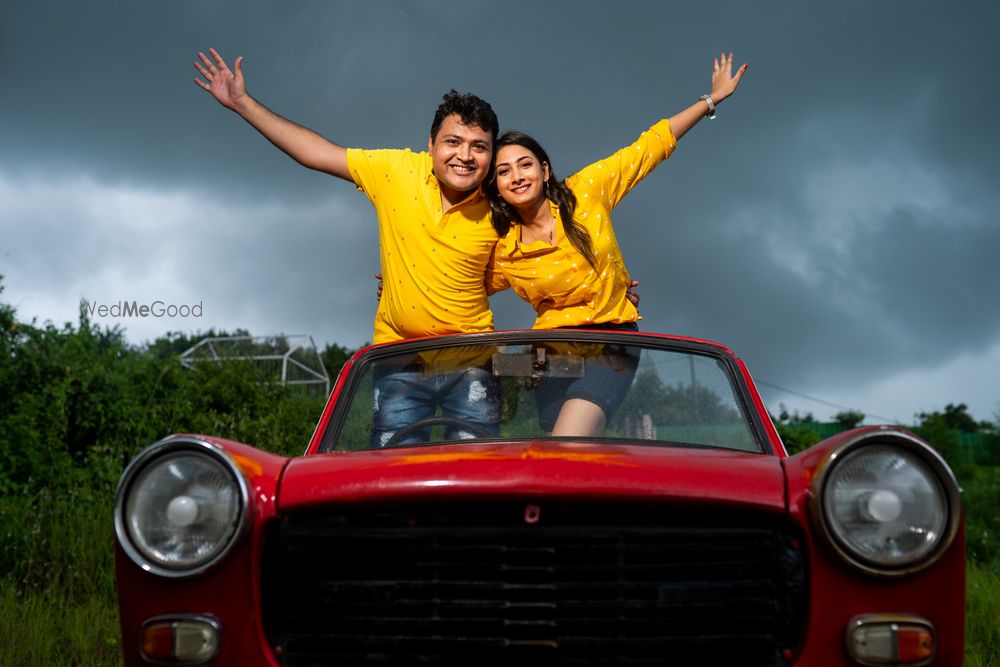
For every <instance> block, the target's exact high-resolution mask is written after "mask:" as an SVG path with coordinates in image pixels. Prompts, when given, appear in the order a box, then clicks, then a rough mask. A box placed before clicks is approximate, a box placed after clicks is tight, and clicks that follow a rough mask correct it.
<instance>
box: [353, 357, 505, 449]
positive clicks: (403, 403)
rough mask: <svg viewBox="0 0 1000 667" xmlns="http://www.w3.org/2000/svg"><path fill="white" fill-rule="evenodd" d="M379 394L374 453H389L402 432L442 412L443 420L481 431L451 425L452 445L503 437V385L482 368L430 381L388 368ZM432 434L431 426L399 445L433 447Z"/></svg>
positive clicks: (379, 375) (379, 376)
mask: <svg viewBox="0 0 1000 667" xmlns="http://www.w3.org/2000/svg"><path fill="white" fill-rule="evenodd" d="M374 393H375V396H374V403H373V406H372V407H373V411H374V414H373V416H372V434H371V441H370V443H369V446H370V447H371V448H372V449H379V448H381V447H385V446H386V444H387V443H388V442H389V440H390V439H392V437H393V436H394V435H395V434H396V432H397V431H399V430H400V429H404V428H406V427H407V426H409V425H411V424H413V423H415V422H418V421H420V420H421V419H427V418H429V417H433V416H434V413H435V411H436V410H437V407H438V406H440V407H441V416H442V417H444V418H452V419H456V420H459V421H462V422H468V423H469V424H470V425H473V426H477V427H479V428H478V430H477V431H472V430H470V429H466V428H462V425H461V424H454V423H452V424H446V429H445V439H446V440H460V439H464V438H475V437H496V436H498V435H500V383H499V382H498V381H497V379H496V378H495V377H494V376H493V375H492V374H491V373H489V372H488V371H486V370H483V369H482V368H468V369H465V370H461V371H455V372H452V373H444V374H440V375H426V374H424V373H423V372H422V371H420V370H409V369H405V368H404V369H399V368H398V367H397V368H393V367H388V368H385V369H384V370H382V371H381V372H380V371H378V370H376V372H375V377H374ZM430 430H431V426H430V425H428V426H419V427H416V428H413V429H412V430H410V431H409V432H408V433H405V434H404V435H403V436H401V437H400V438H399V440H398V441H396V442H394V443H393V445H394V446H395V445H409V444H415V443H423V442H427V440H428V438H429V437H430Z"/></svg>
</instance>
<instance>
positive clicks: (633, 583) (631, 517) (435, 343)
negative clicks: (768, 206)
mask: <svg viewBox="0 0 1000 667" xmlns="http://www.w3.org/2000/svg"><path fill="white" fill-rule="evenodd" d="M468 373H474V374H475V377H476V378H477V379H476V380H475V382H473V383H472V384H471V385H469V387H468V400H469V401H478V402H479V407H480V408H483V407H484V406H485V407H486V408H488V410H487V412H489V413H490V414H492V417H490V418H487V419H486V420H485V422H486V423H485V425H484V423H483V422H484V420H483V419H481V417H482V415H481V414H479V416H477V417H476V418H470V417H468V416H463V415H464V413H463V412H462V410H461V408H462V406H461V405H458V406H456V405H453V404H449V403H448V402H447V401H446V400H445V399H443V398H440V397H437V398H435V397H434V396H430V398H428V399H427V400H426V401H425V404H429V405H430V409H429V411H428V410H427V409H426V405H425V406H424V408H423V409H424V411H423V412H420V411H414V412H412V413H409V412H406V411H405V410H402V411H401V410H395V408H394V410H395V411H394V412H392V414H391V417H392V420H391V421H392V424H391V428H390V429H389V430H386V424H385V419H386V410H388V408H387V407H386V406H387V405H390V403H388V401H389V400H390V396H389V394H390V391H389V389H387V387H388V386H389V385H387V384H386V382H387V381H388V380H387V378H389V380H392V381H395V380H398V379H399V378H400V377H403V375H398V374H404V375H406V374H408V375H406V377H410V378H416V383H417V384H415V385H414V387H415V388H414V389H413V391H412V392H407V391H403V392H401V393H399V395H397V396H395V398H393V400H396V399H400V398H403V399H406V400H413V399H414V397H415V396H417V394H418V393H419V392H420V391H424V390H423V389H420V388H419V387H417V385H420V387H425V386H426V385H428V384H429V383H430V384H433V383H436V382H438V381H439V380H441V378H445V381H446V382H447V381H448V380H447V378H449V377H451V378H454V377H455V376H456V375H458V376H463V377H464V375H465V374H468ZM477 383H478V384H477ZM584 385H588V386H589V389H588V390H592V391H596V392H597V393H598V394H602V395H603V396H605V398H607V397H608V396H612V398H610V399H608V401H609V402H608V404H607V405H606V406H605V410H606V412H605V416H606V425H605V427H604V428H603V429H602V430H601V432H600V433H599V435H588V436H579V435H578V436H574V437H566V436H558V435H551V433H553V432H559V431H558V429H557V428H555V427H554V426H553V421H552V420H553V417H552V415H553V414H556V413H559V410H561V409H562V408H561V407H560V406H561V405H562V403H561V402H560V401H565V400H567V399H568V398H572V397H574V396H579V395H586V394H578V393H574V392H576V389H573V388H576V387H581V386H584ZM619 386H620V387H621V391H618V390H617V389H616V387H619ZM567 388H570V389H567ZM553 397H556V398H555V399H554V398H553ZM559 397H562V398H559ZM425 398H426V397H425ZM595 400H596V399H595ZM435 401H437V402H438V404H437V405H435ZM554 401H555V402H554ZM392 405H397V404H392ZM553 406H554V407H553ZM435 407H436V411H435ZM553 410H554V411H555V412H553ZM407 415H410V416H407ZM407 420H408V421H407ZM115 527H116V533H117V549H116V554H117V558H116V561H117V563H116V564H117V578H118V594H119V601H120V611H121V627H122V637H123V641H122V645H123V647H124V652H125V664H126V665H129V666H133V665H146V664H172V665H188V664H215V665H238V666H241V667H250V666H254V665H289V666H302V665H369V664H371V665H417V664H419V665H492V664H497V665H501V664H502V665H507V666H509V665H511V664H517V662H518V661H519V662H520V663H521V664H546V665H610V664H621V665H698V666H699V667H719V666H726V665H761V666H763V665H799V666H803V665H805V666H823V665H843V666H847V665H930V664H933V665H949V666H951V665H960V664H961V663H962V654H963V627H964V589H965V553H964V527H963V520H962V508H961V498H960V490H959V488H958V485H957V484H956V482H955V478H954V476H953V475H952V473H951V471H950V470H949V469H948V467H947V465H946V464H945V463H944V461H943V460H942V458H941V457H940V456H939V455H938V454H937V453H936V452H935V451H934V450H933V449H932V448H931V447H929V446H928V445H927V444H926V443H925V442H923V441H921V440H920V439H919V438H917V437H916V436H914V435H912V434H910V433H908V432H906V431H904V430H902V429H900V428H897V427H887V426H873V427H864V428H859V429H856V430H853V431H849V432H846V433H842V434H840V435H837V436H835V437H832V438H829V439H828V440H825V441H824V442H821V443H819V444H818V445H816V446H814V447H812V448H811V449H809V450H807V451H805V452H802V453H800V454H797V455H794V456H788V455H787V453H786V452H785V449H784V447H783V445H782V442H781V440H780V438H779V436H778V433H777V432H776V430H775V428H774V426H773V424H772V422H771V419H770V417H769V416H768V413H767V411H766V409H765V407H764V404H763V402H762V401H761V398H760V396H759V395H758V393H757V390H756V388H755V387H754V383H753V380H752V379H751V377H750V375H749V373H748V372H747V369H746V367H745V366H744V364H743V362H742V361H741V360H740V359H739V358H737V357H736V356H735V355H734V354H733V353H732V352H731V351H730V350H729V349H727V348H726V347H723V346H721V345H718V344H715V343H712V342H708V341H704V340H695V339H690V338H680V337H672V336H663V335H655V334H636V333H631V332H602V331H590V330H588V331H571V330H556V331H530V332H497V333H490V334H470V335H461V336H444V337H438V338H432V339H422V340H417V341H408V342H403V343H394V344H388V345H380V346H374V347H369V348H367V349H364V350H361V351H360V352H358V353H357V354H356V355H355V356H354V357H353V359H351V360H350V362H348V364H347V365H346V366H345V367H344V369H343V371H342V372H341V374H340V376H339V378H338V380H337V383H336V387H335V388H334V390H333V392H332V394H331V396H330V399H329V402H328V403H327V405H326V408H325V410H324V412H323V415H322V417H321V418H320V420H319V424H318V426H317V427H316V430H315V432H314V434H313V437H312V439H311V440H310V442H309V443H308V445H306V446H305V453H304V454H303V455H302V456H299V457H294V458H285V457H280V456H275V455H273V454H268V453H266V452H263V451H260V450H258V449H255V448H253V447H251V446H248V445H244V444H240V443H236V442H230V441H226V440H221V439H219V438H214V437H211V436H205V435H175V436H171V437H169V438H166V439H165V440H162V441H160V442H157V443H155V444H153V445H151V446H150V447H149V448H147V449H146V450H145V451H144V452H142V453H141V454H140V455H139V456H138V457H137V458H136V459H135V460H134V461H133V462H132V463H131V464H130V465H129V466H128V468H127V469H126V471H125V473H124V475H123V477H122V480H121V482H120V484H119V487H118V494H117V500H116V506H115Z"/></svg>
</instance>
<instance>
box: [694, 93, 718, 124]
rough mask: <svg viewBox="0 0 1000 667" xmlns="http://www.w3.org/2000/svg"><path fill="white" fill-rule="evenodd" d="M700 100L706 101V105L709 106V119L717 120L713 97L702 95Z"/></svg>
mask: <svg viewBox="0 0 1000 667" xmlns="http://www.w3.org/2000/svg"><path fill="white" fill-rule="evenodd" d="M698 99H699V100H705V104H707V105H708V117H709V119H713V118H715V102H713V101H712V96H711V95H702V96H701V97H699V98H698Z"/></svg>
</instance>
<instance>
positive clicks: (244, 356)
mask: <svg viewBox="0 0 1000 667" xmlns="http://www.w3.org/2000/svg"><path fill="white" fill-rule="evenodd" d="M300 350H301V354H298V355H296V352H299V351H300ZM312 360H315V366H314V367H310V366H311V365H312V364H310V363H309V362H311V361H312ZM201 361H217V362H221V361H249V362H252V363H253V364H254V365H256V366H257V367H258V368H259V369H261V370H262V371H264V372H265V373H270V372H271V369H272V368H274V367H275V366H276V365H277V363H278V362H280V365H281V373H280V375H281V379H280V380H279V381H280V382H281V384H283V385H286V386H305V387H306V388H307V389H311V388H313V387H317V386H319V385H322V386H323V395H324V396H328V395H329V394H330V375H329V374H328V373H327V372H326V366H324V365H323V359H322V358H321V357H320V356H319V352H318V351H317V350H316V344H315V343H314V342H313V339H312V336H307V335H304V334H303V335H290V336H286V335H284V334H278V335H274V336H216V337H210V338H203V339H201V340H200V341H198V343H197V344H196V345H194V346H192V347H190V348H188V349H187V350H185V351H184V352H183V353H182V354H181V364H182V365H183V366H184V367H185V368H193V367H194V365H195V364H196V363H198V362H201Z"/></svg>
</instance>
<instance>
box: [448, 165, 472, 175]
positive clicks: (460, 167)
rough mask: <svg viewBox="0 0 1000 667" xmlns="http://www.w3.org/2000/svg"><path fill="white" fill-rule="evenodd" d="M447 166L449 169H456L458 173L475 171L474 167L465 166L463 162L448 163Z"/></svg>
mask: <svg viewBox="0 0 1000 667" xmlns="http://www.w3.org/2000/svg"><path fill="white" fill-rule="evenodd" d="M448 167H449V168H450V169H453V170H454V171H457V172H458V173H460V174H472V173H475V171H476V168H475V167H467V166H465V165H463V164H450V165H448Z"/></svg>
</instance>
